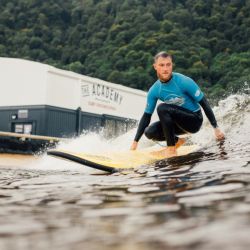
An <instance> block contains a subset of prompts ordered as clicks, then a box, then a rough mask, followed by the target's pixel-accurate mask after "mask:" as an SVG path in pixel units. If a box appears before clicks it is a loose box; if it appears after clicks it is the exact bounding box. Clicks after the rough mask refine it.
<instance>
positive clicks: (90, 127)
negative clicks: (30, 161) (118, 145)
mask: <svg viewBox="0 0 250 250" xmlns="http://www.w3.org/2000/svg"><path fill="white" fill-rule="evenodd" d="M20 111H26V117H23V118H22V117H19V114H20ZM21 114H22V113H21ZM0 117H1V122H0V131H5V132H15V133H30V134H35V135H43V136H53V137H74V136H77V135H79V134H80V133H82V132H87V131H91V132H99V131H100V130H101V129H104V130H105V135H106V136H107V137H108V138H110V137H114V136H116V135H119V134H121V133H124V132H126V131H127V130H128V129H129V128H130V127H131V126H132V125H133V124H135V122H136V121H135V120H132V119H124V118H119V117H115V116H109V115H98V114H92V113H87V112H82V111H81V110H79V109H77V110H69V109H64V108H58V107H53V106H46V105H44V106H25V107H24V106H20V107H9V108H5V109H4V108H1V109H0ZM27 128H28V129H29V128H30V129H31V130H30V131H29V130H26V131H24V130H25V129H27ZM22 129H23V131H22Z"/></svg>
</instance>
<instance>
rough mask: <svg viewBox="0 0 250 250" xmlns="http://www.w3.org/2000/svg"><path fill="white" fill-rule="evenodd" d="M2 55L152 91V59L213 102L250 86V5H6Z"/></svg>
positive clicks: (154, 1) (58, 0) (77, 0)
mask: <svg viewBox="0 0 250 250" xmlns="http://www.w3.org/2000/svg"><path fill="white" fill-rule="evenodd" d="M0 3H1V4H0V13H1V15H0V55H1V56H6V57H18V58H26V59H31V60H35V61H40V62H44V63H48V64H51V65H54V66H56V67H59V68H63V69H68V70H72V71H75V72H79V73H82V74H85V75H89V76H93V77H97V78H101V79H104V80H108V81H111V82H115V83H120V84H123V85H126V86H130V87H134V88H139V89H143V90H146V89H148V87H149V86H150V85H151V84H152V83H153V82H154V80H155V72H154V70H153V69H152V57H153V56H154V54H155V53H157V52H159V51H161V50H167V51H169V52H171V53H172V54H173V55H174V60H175V71H178V72H181V73H184V74H187V75H189V76H191V77H192V78H193V79H194V80H196V81H197V82H198V83H199V84H200V85H201V87H202V88H203V89H206V91H208V92H210V94H211V95H218V94H219V95H220V96H221V95H223V94H224V93H225V92H228V91H236V90H237V89H240V88H242V86H243V85H244V83H246V82H248V83H249V81H250V49H249V48H250V1H249V0H206V1H204V0H150V1H148V0H46V1H44V0H1V1H0Z"/></svg>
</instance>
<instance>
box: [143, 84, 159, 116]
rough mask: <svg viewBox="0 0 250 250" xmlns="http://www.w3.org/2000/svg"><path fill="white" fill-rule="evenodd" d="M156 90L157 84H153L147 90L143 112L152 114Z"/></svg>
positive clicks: (155, 101)
mask: <svg viewBox="0 0 250 250" xmlns="http://www.w3.org/2000/svg"><path fill="white" fill-rule="evenodd" d="M157 91H158V86H157V85H153V86H152V87H151V88H150V90H149V91H148V95H147V105H146V108H145V113H148V114H153V112H154V110H155V106H156V103H157V100H158V98H157Z"/></svg>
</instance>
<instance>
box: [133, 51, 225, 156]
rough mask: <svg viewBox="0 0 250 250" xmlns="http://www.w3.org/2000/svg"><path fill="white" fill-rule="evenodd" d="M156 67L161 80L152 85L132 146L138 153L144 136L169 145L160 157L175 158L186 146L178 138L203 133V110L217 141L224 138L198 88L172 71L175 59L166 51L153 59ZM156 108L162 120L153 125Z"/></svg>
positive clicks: (189, 80)
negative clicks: (188, 134)
mask: <svg viewBox="0 0 250 250" xmlns="http://www.w3.org/2000/svg"><path fill="white" fill-rule="evenodd" d="M153 67H154V69H155V71H156V74H157V77H158V80H157V81H156V82H155V83H154V84H153V85H152V86H151V88H150V89H149V91H148V94H147V105H146V108H145V111H144V114H143V116H142V118H141V119H140V122H139V126H138V129H137V132H136V135H135V138H134V141H133V143H132V145H131V147H130V149H131V150H136V148H137V146H138V142H139V140H140V138H141V137H142V135H143V133H144V134H145V136H146V137H147V138H148V139H151V140H156V141H164V140H166V142H167V147H164V148H163V149H162V150H161V151H158V152H157V154H158V155H161V156H166V157H171V156H176V154H177V153H176V149H177V148H178V147H180V146H181V145H182V144H184V143H185V139H184V138H179V137H178V136H179V135H183V134H187V133H196V132H198V131H199V130H200V128H201V125H202V121H203V117H202V112H201V109H200V106H201V107H202V108H203V110H204V112H205V114H206V116H207V118H208V120H209V122H210V123H211V125H212V127H213V128H214V134H215V137H216V139H217V140H222V139H224V137H225V136H224V133H223V132H222V131H221V130H220V128H219V127H218V124H217V121H216V118H215V116H214V113H213V111H212V109H211V107H210V105H209V103H208V101H207V99H206V97H205V96H204V94H203V92H202V91H201V90H200V88H199V87H198V85H197V84H196V83H195V82H194V81H193V80H192V79H191V78H189V77H187V76H185V75H183V74H180V73H176V72H173V58H172V56H171V55H170V54H168V53H167V52H165V51H162V52H160V53H158V54H157V55H156V56H155V57H154V64H153ZM157 100H161V101H162V103H160V104H159V105H158V106H157V114H158V117H159V121H157V122H154V123H152V124H151V125H150V126H149V124H150V121H151V116H152V114H153V112H154V110H155V107H156V103H157Z"/></svg>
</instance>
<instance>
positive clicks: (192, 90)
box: [184, 77, 204, 102]
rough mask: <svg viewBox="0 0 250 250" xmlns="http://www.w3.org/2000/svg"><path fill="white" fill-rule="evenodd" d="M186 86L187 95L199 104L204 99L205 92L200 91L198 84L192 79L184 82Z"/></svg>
mask: <svg viewBox="0 0 250 250" xmlns="http://www.w3.org/2000/svg"><path fill="white" fill-rule="evenodd" d="M184 86H185V91H186V93H187V94H188V95H189V96H191V97H192V98H193V99H194V100H195V101H196V102H199V101H200V100H201V99H202V98H203V96H204V94H203V92H202V91H201V90H200V88H199V86H198V85H197V84H196V82H195V81H194V80H192V79H191V78H189V77H187V79H186V80H185V82H184Z"/></svg>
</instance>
